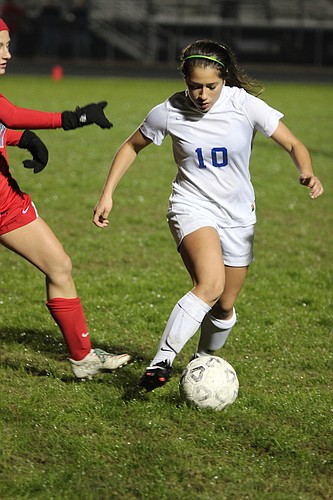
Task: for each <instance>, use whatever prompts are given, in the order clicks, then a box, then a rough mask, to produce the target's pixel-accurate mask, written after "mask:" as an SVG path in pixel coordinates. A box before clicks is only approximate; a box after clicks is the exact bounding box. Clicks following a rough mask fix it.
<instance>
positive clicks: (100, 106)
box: [62, 101, 113, 130]
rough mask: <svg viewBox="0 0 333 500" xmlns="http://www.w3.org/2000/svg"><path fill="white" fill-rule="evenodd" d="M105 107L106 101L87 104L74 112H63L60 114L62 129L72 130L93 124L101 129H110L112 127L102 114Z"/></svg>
mask: <svg viewBox="0 0 333 500" xmlns="http://www.w3.org/2000/svg"><path fill="white" fill-rule="evenodd" d="M106 106H107V102H106V101H102V102H98V103H97V104H96V103H92V104H87V105H86V106H83V108H80V107H79V106H78V107H77V108H76V109H75V111H64V112H63V113H62V128H63V129H64V130H72V129H75V128H78V127H84V126H85V125H91V124H93V123H95V124H96V125H98V126H99V127H101V128H111V127H112V126H113V125H112V123H111V122H110V121H109V120H108V119H107V117H106V116H105V114H104V108H105V107H106Z"/></svg>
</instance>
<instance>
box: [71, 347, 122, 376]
mask: <svg viewBox="0 0 333 500" xmlns="http://www.w3.org/2000/svg"><path fill="white" fill-rule="evenodd" d="M130 360H131V356H130V355H129V354H119V355H117V354H109V353H108V352H106V351H103V350H102V349H91V351H90V353H89V354H87V356H86V357H84V358H83V359H81V360H80V361H75V360H74V359H70V360H69V361H70V364H71V367H72V370H73V373H74V375H75V376H76V377H77V378H79V379H91V378H92V376H93V375H96V374H97V373H100V372H103V371H104V370H116V369H117V368H121V367H122V366H125V365H127V363H128V362H129V361H130Z"/></svg>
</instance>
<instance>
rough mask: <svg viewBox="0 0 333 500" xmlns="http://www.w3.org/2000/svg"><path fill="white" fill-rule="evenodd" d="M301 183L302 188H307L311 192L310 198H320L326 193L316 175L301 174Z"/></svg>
mask: <svg viewBox="0 0 333 500" xmlns="http://www.w3.org/2000/svg"><path fill="white" fill-rule="evenodd" d="M299 183H300V184H301V185H302V186H307V188H308V189H309V190H310V196H311V198H312V199H315V198H318V196H320V195H322V194H323V192H324V188H323V186H322V184H321V182H320V180H319V179H318V177H316V176H315V175H306V174H301V175H300V176H299Z"/></svg>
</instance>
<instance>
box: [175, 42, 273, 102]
mask: <svg viewBox="0 0 333 500" xmlns="http://www.w3.org/2000/svg"><path fill="white" fill-rule="evenodd" d="M196 56H197V57H196ZM200 56H202V57H200ZM180 62H181V65H180V66H179V70H180V72H181V73H182V75H183V77H184V78H187V77H189V76H190V74H191V72H192V70H193V68H194V67H195V66H201V67H207V66H214V67H215V68H216V70H217V71H218V73H219V76H220V78H223V80H225V82H226V85H228V86H230V87H238V88H242V89H244V90H246V91H247V92H249V94H252V95H255V96H258V95H260V94H261V93H262V92H263V90H264V87H263V85H262V84H260V83H259V82H257V81H256V80H254V79H253V78H251V77H249V76H248V75H247V74H246V72H245V71H243V70H242V69H241V68H239V66H238V63H237V59H236V56H235V55H234V53H233V52H232V50H231V49H230V48H229V47H228V46H227V45H224V44H220V43H217V42H213V41H211V40H197V41H196V42H194V43H191V44H190V45H188V46H187V47H185V48H184V49H183V50H182V52H181V54H180Z"/></svg>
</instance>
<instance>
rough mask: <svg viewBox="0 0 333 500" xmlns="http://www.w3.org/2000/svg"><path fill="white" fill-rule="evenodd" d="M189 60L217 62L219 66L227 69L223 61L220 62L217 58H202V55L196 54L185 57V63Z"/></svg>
mask: <svg viewBox="0 0 333 500" xmlns="http://www.w3.org/2000/svg"><path fill="white" fill-rule="evenodd" d="M187 59H209V61H213V62H216V63H218V64H221V66H223V67H224V68H225V64H224V63H223V62H222V61H219V60H218V59H217V57H214V56H202V55H201V54H195V55H193V56H187V57H184V61H187Z"/></svg>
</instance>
